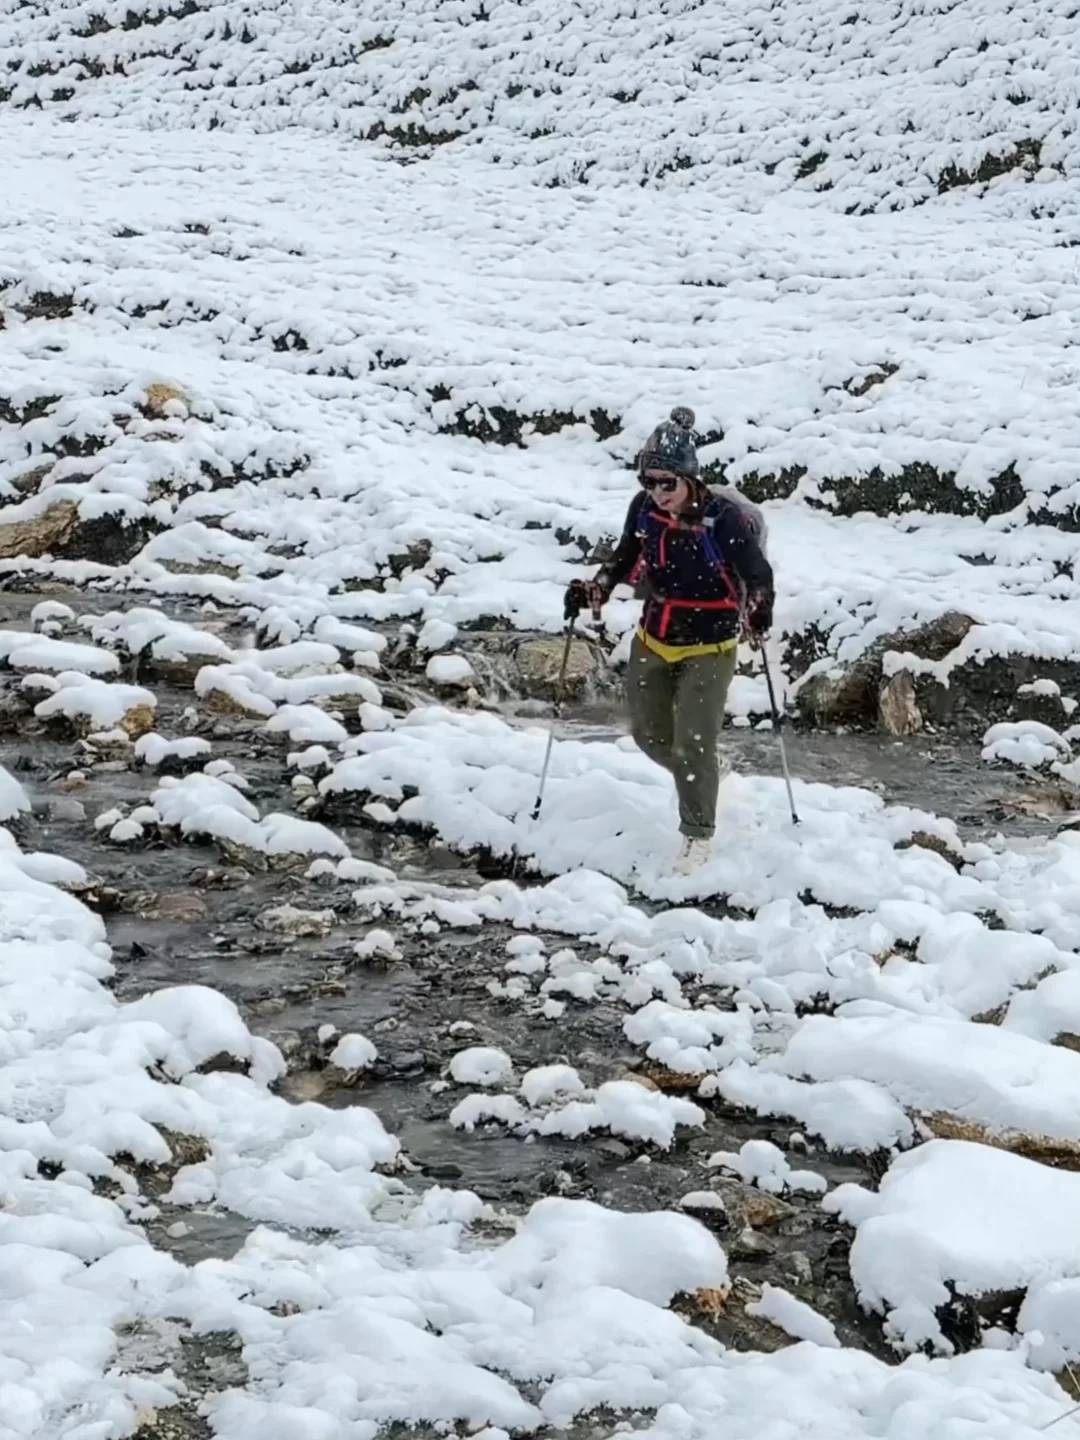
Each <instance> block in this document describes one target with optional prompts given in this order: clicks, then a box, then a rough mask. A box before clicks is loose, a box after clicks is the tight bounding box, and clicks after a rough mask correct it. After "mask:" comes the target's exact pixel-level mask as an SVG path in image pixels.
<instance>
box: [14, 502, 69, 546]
mask: <svg viewBox="0 0 1080 1440" xmlns="http://www.w3.org/2000/svg"><path fill="white" fill-rule="evenodd" d="M78 514H79V508H78V506H77V505H76V503H75V501H74V500H57V501H55V502H54V503H53V504H52V505H50V506H49V507H48V509H47V510H45V511H43V512H42V513H41V514H40V515H35V516H34V517H33V518H32V519H30V520H13V521H11V522H10V523H9V524H7V525H4V524H0V559H4V560H12V559H14V558H16V557H17V556H19V555H25V556H27V557H29V558H30V559H36V558H38V557H39V556H41V555H50V554H53V553H55V552H56V551H58V550H62V549H63V548H64V546H65V545H66V543H67V542H68V540H70V538H71V536H72V534H73V533H74V531H75V527H76V523H77V521H78Z"/></svg>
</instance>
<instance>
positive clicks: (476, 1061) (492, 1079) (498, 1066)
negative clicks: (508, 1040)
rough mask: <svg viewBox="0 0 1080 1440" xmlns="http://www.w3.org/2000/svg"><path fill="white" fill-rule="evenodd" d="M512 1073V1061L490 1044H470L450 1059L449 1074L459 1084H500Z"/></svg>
mask: <svg viewBox="0 0 1080 1440" xmlns="http://www.w3.org/2000/svg"><path fill="white" fill-rule="evenodd" d="M513 1073H514V1065H513V1061H512V1060H511V1059H510V1056H509V1055H507V1054H506V1052H505V1051H504V1050H498V1049H496V1048H495V1047H494V1046H492V1045H471V1046H470V1047H469V1048H468V1049H467V1050H459V1051H458V1053H457V1054H456V1055H455V1056H454V1058H453V1059H452V1060H451V1061H450V1076H451V1079H453V1080H455V1081H456V1082H457V1083H458V1084H459V1085H502V1084H505V1082H506V1081H507V1080H509V1079H510V1077H511V1076H512V1075H513Z"/></svg>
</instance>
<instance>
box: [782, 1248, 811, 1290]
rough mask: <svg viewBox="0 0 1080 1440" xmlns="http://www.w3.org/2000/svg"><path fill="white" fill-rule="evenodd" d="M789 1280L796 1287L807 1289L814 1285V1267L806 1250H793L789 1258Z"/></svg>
mask: <svg viewBox="0 0 1080 1440" xmlns="http://www.w3.org/2000/svg"><path fill="white" fill-rule="evenodd" d="M787 1274H788V1279H789V1280H790V1281H791V1283H792V1284H793V1285H795V1286H802V1287H804V1288H805V1287H806V1286H808V1285H812V1284H813V1283H814V1267H813V1266H812V1265H811V1263H810V1256H809V1255H807V1253H806V1251H805V1250H793V1251H792V1252H791V1254H790V1255H789V1256H788V1257H787Z"/></svg>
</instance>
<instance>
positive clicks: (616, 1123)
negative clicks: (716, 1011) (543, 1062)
mask: <svg viewBox="0 0 1080 1440" xmlns="http://www.w3.org/2000/svg"><path fill="white" fill-rule="evenodd" d="M704 1123H705V1112H704V1110H702V1109H701V1107H700V1106H698V1105H695V1104H694V1103H693V1101H691V1100H684V1099H682V1098H681V1096H673V1095H664V1094H662V1093H660V1092H658V1091H655V1090H646V1089H645V1088H644V1086H642V1085H638V1084H636V1083H635V1082H634V1081H632V1080H607V1081H605V1083H604V1084H603V1085H601V1086H599V1088H598V1089H597V1090H596V1092H595V1093H594V1094H593V1095H592V1097H591V1098H588V1099H581V1100H571V1101H569V1103H568V1104H566V1105H563V1106H562V1108H561V1109H554V1110H549V1111H548V1113H547V1114H546V1115H544V1116H543V1117H542V1118H541V1119H540V1120H535V1121H531V1122H530V1125H529V1128H530V1129H531V1130H533V1131H535V1133H536V1134H537V1135H565V1136H566V1137H567V1138H568V1139H571V1140H576V1139H578V1138H579V1137H580V1136H582V1135H585V1134H587V1133H588V1132H589V1131H591V1130H609V1131H610V1132H611V1133H612V1135H625V1136H626V1137H627V1139H629V1140H645V1141H647V1142H648V1143H649V1144H650V1145H657V1146H659V1147H660V1149H662V1150H670V1149H671V1147H672V1145H673V1144H674V1143H675V1132H676V1129H677V1128H678V1127H679V1126H680V1125H687V1126H690V1127H692V1128H697V1127H700V1126H702V1125H704Z"/></svg>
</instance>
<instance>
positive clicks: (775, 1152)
mask: <svg viewBox="0 0 1080 1440" xmlns="http://www.w3.org/2000/svg"><path fill="white" fill-rule="evenodd" d="M709 1164H710V1166H714V1167H716V1168H719V1169H723V1170H730V1171H732V1173H733V1174H735V1175H738V1176H739V1178H740V1179H742V1180H745V1181H746V1182H747V1184H750V1185H756V1186H757V1188H758V1189H759V1190H764V1191H766V1192H767V1193H768V1194H770V1195H782V1194H783V1193H784V1191H786V1190H791V1191H797V1190H802V1191H805V1192H807V1193H808V1194H811V1195H824V1193H825V1191H826V1190H827V1189H828V1188H829V1187H828V1184H827V1182H826V1180H825V1178H824V1176H822V1175H818V1174H816V1173H815V1172H814V1171H813V1170H792V1168H791V1166H790V1165H789V1164H788V1162H787V1159H786V1157H785V1155H784V1152H783V1151H782V1150H780V1149H778V1148H777V1146H775V1145H773V1144H772V1143H771V1142H770V1141H768V1140H748V1141H747V1142H746V1144H745V1145H744V1146H743V1147H742V1149H741V1150H740V1151H739V1152H738V1154H735V1153H734V1152H733V1151H730V1150H718V1151H717V1152H716V1153H715V1154H714V1155H711V1156H710V1157H709Z"/></svg>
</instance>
